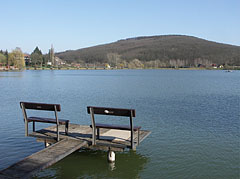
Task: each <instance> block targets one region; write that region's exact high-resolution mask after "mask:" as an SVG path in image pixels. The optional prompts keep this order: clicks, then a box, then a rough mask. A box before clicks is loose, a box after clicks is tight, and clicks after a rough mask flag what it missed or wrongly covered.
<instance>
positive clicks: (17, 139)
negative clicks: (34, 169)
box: [0, 70, 240, 179]
mask: <svg viewBox="0 0 240 179" xmlns="http://www.w3.org/2000/svg"><path fill="white" fill-rule="evenodd" d="M20 101H31V102H43V103H59V104H61V106H62V111H61V112H60V113H59V118H63V119H69V120H70V122H71V123H77V124H84V125H89V124H90V123H91V120H90V116H89V115H88V114H87V110H86V107H87V106H89V105H92V106H104V107H117V108H134V109H136V118H135V119H134V124H135V125H140V126H142V128H143V129H146V130H150V131H152V133H151V135H150V136H148V137H147V138H146V139H145V140H144V141H143V142H142V143H141V145H140V146H139V147H138V148H137V151H136V152H134V151H126V152H122V153H116V162H115V164H114V165H110V164H109V163H108V162H107V160H106V158H107V157H106V152H102V151H91V150H86V149H82V150H80V151H77V152H75V153H73V154H72V155H70V156H68V157H66V158H65V159H63V160H61V161H60V162H58V163H56V164H55V165H53V166H51V167H49V168H48V169H45V170H43V171H42V172H40V173H38V174H37V175H36V176H35V177H34V178H204V179H205V178H228V179H231V178H240V140H239V139H240V130H239V127H240V71H233V72H232V73H228V72H225V71H223V70H216V71H215V70H59V71H50V70H49V71H47V70H45V71H44V70H42V71H24V72H0V120H1V125H0V136H1V137H0V170H1V169H4V168H6V167H7V166H9V165H11V164H13V163H15V162H17V161H19V160H21V159H23V158H25V157H26V156H28V155H30V154H32V153H35V152H37V151H39V150H41V149H43V148H44V145H43V144H42V143H38V142H36V140H35V139H34V138H31V137H24V122H23V116H22V113H21V109H20V105H19V102H20ZM44 115H46V116H47V115H50V114H48V113H47V114H44ZM46 126H49V125H48V124H39V123H37V129H40V128H43V127H46Z"/></svg>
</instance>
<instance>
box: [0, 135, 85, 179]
mask: <svg viewBox="0 0 240 179" xmlns="http://www.w3.org/2000/svg"><path fill="white" fill-rule="evenodd" d="M86 144H87V143H86V141H81V140H76V139H63V140H61V141H59V142H57V143H55V144H54V145H51V146H49V147H48V148H45V149H43V150H41V151H39V152H37V153H34V154H32V155H30V156H28V157H26V158H25V159H23V160H21V161H20V162H18V163H15V164H13V165H11V166H10V167H8V168H6V169H4V170H2V171H1V172H0V178H30V177H31V176H32V175H33V174H35V173H36V172H38V171H40V170H42V169H44V168H47V167H49V166H51V165H52V164H54V163H56V162H58V161H59V160H61V159H63V158H64V157H66V156H68V155H69V154H71V153H73V152H74V151H76V150H78V149H80V148H81V147H82V146H84V145H86Z"/></svg>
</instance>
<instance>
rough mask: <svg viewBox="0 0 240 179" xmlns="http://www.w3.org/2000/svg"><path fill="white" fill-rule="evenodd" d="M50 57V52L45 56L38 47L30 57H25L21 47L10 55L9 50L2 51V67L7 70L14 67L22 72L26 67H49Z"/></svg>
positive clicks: (0, 57) (0, 63) (0, 53)
mask: <svg viewBox="0 0 240 179" xmlns="http://www.w3.org/2000/svg"><path fill="white" fill-rule="evenodd" d="M49 56H50V52H49V53H48V54H45V55H43V54H42V51H41V50H40V49H39V48H38V47H36V48H35V49H34V50H33V52H32V53H31V54H30V55H25V54H24V53H23V52H22V50H21V48H19V47H16V48H15V49H14V50H12V51H11V52H10V53H9V52H8V51H7V50H6V51H3V50H0V66H3V67H4V66H5V67H6V68H10V67H14V68H17V69H20V70H21V69H24V68H25V67H35V68H37V67H43V66H45V67H47V62H48V61H49V59H50V57H49Z"/></svg>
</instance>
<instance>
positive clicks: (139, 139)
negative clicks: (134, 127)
mask: <svg viewBox="0 0 240 179" xmlns="http://www.w3.org/2000/svg"><path fill="white" fill-rule="evenodd" d="M139 132H140V131H139V129H138V141H137V142H138V145H139V143H140V142H139V140H140V139H139Z"/></svg>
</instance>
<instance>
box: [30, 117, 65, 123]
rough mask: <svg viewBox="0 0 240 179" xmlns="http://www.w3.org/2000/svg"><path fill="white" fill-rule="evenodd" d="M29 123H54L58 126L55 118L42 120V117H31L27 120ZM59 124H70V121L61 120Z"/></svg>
mask: <svg viewBox="0 0 240 179" xmlns="http://www.w3.org/2000/svg"><path fill="white" fill-rule="evenodd" d="M27 121H28V122H44V123H54V124H56V119H53V118H42V117H29V118H27ZM58 122H59V124H66V123H69V120H64V119H59V120H58Z"/></svg>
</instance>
